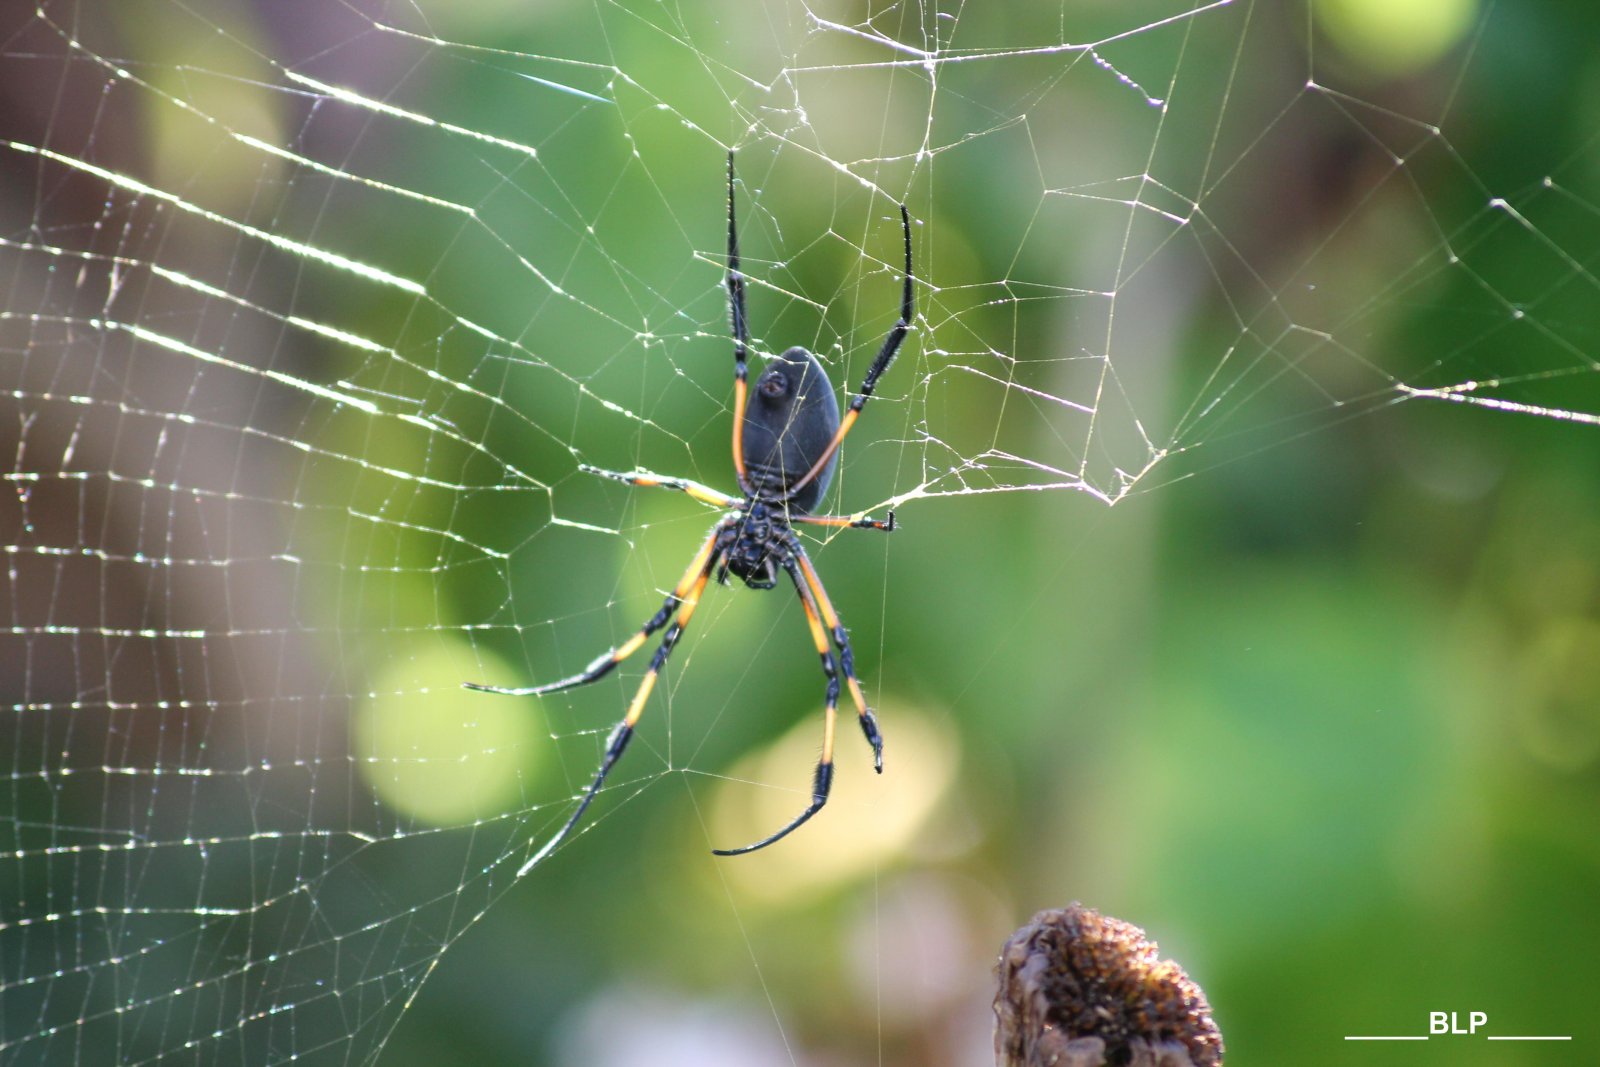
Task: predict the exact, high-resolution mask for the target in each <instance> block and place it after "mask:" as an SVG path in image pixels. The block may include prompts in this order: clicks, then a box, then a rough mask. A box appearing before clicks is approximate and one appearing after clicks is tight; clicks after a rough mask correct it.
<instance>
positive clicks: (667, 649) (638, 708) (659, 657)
mask: <svg viewBox="0 0 1600 1067" xmlns="http://www.w3.org/2000/svg"><path fill="white" fill-rule="evenodd" d="M719 529H720V528H719ZM716 540H717V538H716V534H715V533H713V535H712V538H711V540H710V541H709V542H708V544H715V543H716ZM702 556H704V559H702V558H701V557H698V556H697V557H696V562H698V563H699V564H700V570H699V572H698V573H697V575H696V576H695V579H694V581H693V583H692V584H691V585H690V587H689V589H688V591H687V592H686V593H685V594H684V596H683V599H682V602H683V606H682V608H681V609H680V610H679V611H678V617H677V619H675V620H674V621H673V623H672V625H671V626H669V627H667V632H666V633H665V634H664V635H662V638H661V644H660V645H659V646H657V647H656V654H655V656H653V657H652V658H651V660H650V669H649V670H647V671H645V675H644V678H643V680H641V681H640V682H639V689H638V691H637V692H635V693H634V695H633V701H632V703H630V704H629V705H628V713H627V714H626V715H624V716H623V718H622V721H621V722H619V723H617V725H616V726H615V727H613V728H612V730H611V736H609V737H607V738H606V752H605V755H604V756H603V757H601V760H600V769H599V770H598V771H596V772H595V775H594V781H592V782H590V783H589V788H588V789H587V790H585V791H584V794H583V799H582V800H580V801H579V802H578V808H577V810H576V811H574V812H573V813H572V814H571V815H570V816H569V817H568V818H567V821H566V822H565V823H563V824H562V826H561V829H559V830H557V831H556V832H555V835H554V836H553V837H551V838H550V840H548V841H546V842H545V843H544V844H543V845H541V846H540V848H539V851H538V852H535V853H534V854H533V855H532V856H530V857H529V858H528V861H527V862H526V863H524V864H523V865H522V867H521V868H520V869H519V870H518V871H517V876H518V877H519V878H520V877H521V876H522V875H524V874H527V873H528V872H529V871H531V870H532V869H533V868H534V867H537V866H538V865H539V863H540V861H542V860H543V859H544V858H545V857H546V856H548V855H550V853H551V852H553V851H554V850H555V848H556V846H557V845H559V844H561V842H562V841H564V840H566V837H567V835H568V834H570V833H571V832H572V828H573V827H574V826H576V825H578V820H579V819H581V818H583V813H584V812H585V811H588V810H589V805H590V804H591V803H592V802H593V801H594V798H595V795H596V794H598V793H599V792H600V787H601V786H602V785H604V784H605V780H606V775H608V774H610V773H611V768H612V766H613V765H614V764H615V763H616V762H617V760H619V759H621V758H622V753H623V751H624V750H626V749H627V747H628V742H629V741H630V740H632V738H633V728H634V726H635V724H637V723H638V721H639V717H640V716H641V715H642V714H643V713H644V706H645V703H646V701H648V700H649V699H650V692H651V690H653V689H654V688H655V685H656V678H657V677H658V676H659V675H660V673H661V668H662V666H663V665H664V664H665V663H666V662H667V657H668V656H670V655H672V649H673V647H674V646H675V645H677V643H678V638H679V637H681V636H683V631H684V628H685V627H687V626H688V625H689V620H690V619H691V618H692V617H693V616H694V609H695V608H696V607H697V606H699V603H700V594H701V593H703V592H704V591H705V588H706V582H707V581H708V580H709V579H710V577H711V569H712V567H713V566H715V564H716V555H705V554H704V552H702ZM641 640H642V639H641Z"/></svg>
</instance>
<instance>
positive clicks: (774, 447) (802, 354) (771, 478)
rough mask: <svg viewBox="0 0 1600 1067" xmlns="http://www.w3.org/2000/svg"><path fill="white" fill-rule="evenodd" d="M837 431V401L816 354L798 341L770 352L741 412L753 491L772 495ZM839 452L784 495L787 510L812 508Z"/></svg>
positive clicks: (812, 463)
mask: <svg viewBox="0 0 1600 1067" xmlns="http://www.w3.org/2000/svg"><path fill="white" fill-rule="evenodd" d="M838 430H839V400H838V398H837V397H835V396H834V394H833V383H832V382H830V381H829V380H828V372H827V371H825V370H824V369H823V367H822V364H821V363H820V362H819V361H818V360H817V357H816V356H814V355H812V354H811V353H810V352H808V351H806V350H805V349H804V348H800V347H798V346H796V347H794V348H791V349H788V350H787V351H785V352H784V353H783V354H781V355H777V356H774V357H772V358H771V359H770V360H768V361H767V365H766V366H765V367H764V368H762V371H761V376H760V377H759V378H757V379H756V383H755V388H753V389H751V390H750V400H749V403H748V405H747V406H746V407H745V414H744V435H743V437H744V454H743V459H744V466H745V475H746V477H747V478H748V480H749V482H750V488H751V489H752V490H753V491H754V492H755V494H756V495H757V496H762V497H776V496H781V495H782V494H784V493H786V492H787V491H788V489H789V487H790V486H791V485H793V484H794V483H796V482H798V481H799V480H800V479H801V478H804V477H805V475H806V472H808V471H809V470H811V468H812V467H813V466H815V465H816V462H817V460H818V459H820V458H822V456H824V455H825V454H827V451H828V446H829V445H830V444H832V442H833V438H834V435H835V434H836V433H837V432H838ZM838 461H839V454H838V452H834V453H833V454H832V455H831V456H829V457H828V462H827V465H826V466H824V467H823V468H822V470H821V471H819V472H818V474H817V476H816V477H815V478H813V479H811V481H809V482H807V483H806V484H805V485H803V486H801V487H800V489H799V491H798V492H796V493H795V494H794V496H792V497H790V498H789V501H788V507H789V510H790V511H791V512H794V513H797V514H802V515H804V514H807V513H809V512H811V511H814V510H815V509H816V506H817V504H818V503H819V502H821V500H822V497H823V494H825V493H826V492H827V491H828V483H829V482H830V481H832V480H833V469H834V467H835V466H837V465H838Z"/></svg>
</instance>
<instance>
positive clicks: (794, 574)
mask: <svg viewBox="0 0 1600 1067" xmlns="http://www.w3.org/2000/svg"><path fill="white" fill-rule="evenodd" d="M783 565H784V569H786V570H787V571H788V572H789V577H790V578H792V579H793V580H794V591H795V592H796V593H799V594H800V603H801V604H802V605H803V606H804V607H805V609H806V623H807V624H808V625H809V626H810V627H811V641H812V643H813V644H815V645H816V646H817V655H818V656H820V657H822V673H823V674H825V675H827V677H828V696H827V704H826V705H825V706H824V708H823V719H822V757H821V758H820V759H819V760H817V772H816V774H815V776H814V777H813V778H812V780H811V804H810V806H809V807H807V808H806V810H804V811H802V812H801V813H800V814H799V815H797V816H796V817H795V818H794V820H793V821H791V822H790V823H789V825H787V826H785V827H784V828H783V829H781V830H779V831H778V832H777V833H775V834H772V835H770V836H768V837H764V838H762V839H761V840H760V841H757V842H756V843H755V844H753V845H746V846H744V847H743V848H717V849H712V850H711V851H712V854H713V855H717V856H739V855H743V854H744V853H746V852H754V851H756V850H757V849H761V848H766V847H767V846H768V845H770V844H772V843H773V842H774V841H779V840H782V839H783V838H785V837H787V836H788V835H789V834H791V833H793V832H794V831H795V829H796V828H797V827H799V826H800V825H801V824H802V823H804V822H805V821H806V820H807V819H809V818H811V816H813V815H815V814H816V813H817V812H819V811H821V810H822V806H823V805H824V804H826V803H827V802H828V792H829V790H830V789H832V787H833V726H834V721H835V718H836V716H837V713H838V708H839V671H838V669H837V668H836V667H835V665H834V658H833V650H832V649H831V648H829V647H828V634H827V632H826V631H825V630H823V628H822V620H821V619H819V618H818V617H817V609H816V606H815V605H814V604H813V603H812V602H811V593H810V591H809V590H807V588H806V581H805V579H804V578H803V577H802V576H801V574H800V570H799V568H798V567H797V566H796V565H795V562H794V560H793V559H788V560H785V561H784V564H783Z"/></svg>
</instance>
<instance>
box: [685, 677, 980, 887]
mask: <svg viewBox="0 0 1600 1067" xmlns="http://www.w3.org/2000/svg"><path fill="white" fill-rule="evenodd" d="M877 711H878V714H879V720H880V722H882V724H883V732H884V770H883V774H882V776H879V775H877V774H874V773H873V772H872V763H871V755H870V753H868V752H867V751H865V750H866V742H865V741H863V740H862V738H861V734H860V731H859V730H858V728H857V726H856V723H855V715H854V714H852V713H851V710H850V709H848V708H840V709H839V734H838V740H837V742H836V743H835V748H834V758H835V761H836V765H837V770H836V773H835V775H834V779H833V792H832V794H831V796H830V798H829V801H828V805H827V807H825V808H823V809H822V810H821V811H820V812H818V813H817V815H816V817H815V818H813V819H812V820H811V821H810V822H809V823H807V824H806V825H805V826H804V827H802V828H801V829H799V830H797V831H796V832H795V833H793V834H791V835H790V836H789V837H786V838H784V839H783V841H781V842H779V843H778V844H776V845H774V846H772V847H771V848H768V849H764V850H763V851H761V852H756V853H752V854H751V855H749V856H740V857H738V858H737V859H736V860H732V861H729V862H727V863H726V866H725V868H724V870H723V871H722V872H721V873H722V874H723V876H725V877H726V878H727V879H728V881H729V882H730V883H733V884H735V885H737V886H738V888H739V889H741V890H742V891H744V892H745V893H747V894H748V895H750V896H751V897H755V898H761V899H766V900H768V901H771V902H774V903H776V902H780V901H785V900H789V899H792V898H794V897H797V896H803V895H807V894H811V893H813V892H816V891H817V890H819V889H824V888H827V887H830V886H834V885H838V884H841V883H843V882H847V881H849V880H851V879H854V878H856V877H858V876H860V875H863V874H865V873H867V872H870V871H872V870H875V869H876V868H877V867H878V866H879V865H881V864H882V863H883V862H884V861H885V860H886V859H888V858H891V857H893V856H895V855H897V854H900V853H903V852H905V851H907V850H908V849H909V848H910V847H911V844H912V842H913V841H914V840H915V838H916V836H917V833H918V831H919V830H921V829H922V827H923V826H924V825H925V824H926V823H927V821H928V818H929V816H930V815H932V814H933V812H934V811H935V809H936V808H937V807H938V806H939V804H940V801H941V800H942V799H944V797H945V796H946V794H947V793H948V792H949V790H950V786H951V784H952V783H953V782H954V780H955V774H956V768H957V764H958V755H957V751H958V750H957V745H956V738H955V735H954V732H953V731H952V730H951V729H950V726H949V723H948V722H947V720H946V719H945V718H944V716H942V715H940V714H939V713H938V712H937V711H934V710H930V709H928V708H927V707H925V706H908V705H905V704H898V705H897V704H895V703H893V702H892V701H885V702H883V703H882V704H880V705H879V706H878V708H877ZM819 735H820V731H819V729H818V726H817V723H816V722H815V721H809V722H803V723H800V724H798V725H797V726H795V728H794V729H792V730H790V731H789V732H788V733H786V734H784V735H783V736H782V737H780V738H779V739H778V740H776V741H774V742H773V743H772V744H771V745H769V746H768V747H767V748H765V749H763V750H761V751H760V752H757V753H755V754H754V755H752V756H750V757H748V758H746V759H745V760H742V761H741V762H740V763H739V764H738V765H736V766H735V767H734V768H733V769H732V771H730V772H729V778H728V780H726V781H724V782H722V783H721V784H720V786H719V788H718V789H717V791H716V794H715V796H714V797H713V799H712V804H711V817H710V819H709V821H708V825H709V827H710V831H711V834H712V841H711V843H712V844H713V845H715V846H716V847H719V848H725V847H729V846H737V845H742V844H745V843H747V842H750V841H757V840H759V839H761V838H763V837H765V836H766V835H767V834H769V833H771V832H772V831H773V830H775V829H776V828H778V827H780V826H782V825H783V824H785V823H786V822H788V821H789V820H790V819H792V818H794V816H795V815H796V814H797V813H798V812H799V811H800V810H801V809H803V808H804V807H805V806H806V802H807V801H808V800H809V799H810V791H809V785H810V781H811V768H812V767H813V766H814V765H815V764H816V761H817V754H818V751H817V742H818V737H819ZM790 783H793V787H792V788H786V786H789V785H790Z"/></svg>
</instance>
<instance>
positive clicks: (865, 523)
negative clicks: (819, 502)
mask: <svg viewBox="0 0 1600 1067" xmlns="http://www.w3.org/2000/svg"><path fill="white" fill-rule="evenodd" d="M789 521H790V522H803V523H809V524H810V525H812V526H833V527H840V526H848V527H850V528H851V529H855V530H882V531H883V532H884V533H893V532H894V531H896V530H898V529H899V528H900V526H899V524H898V523H896V522H895V519H894V512H892V511H891V512H889V518H888V519H887V520H883V519H874V518H872V517H871V516H870V515H868V514H867V513H866V512H864V511H862V512H857V513H856V514H854V515H791V516H789Z"/></svg>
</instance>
